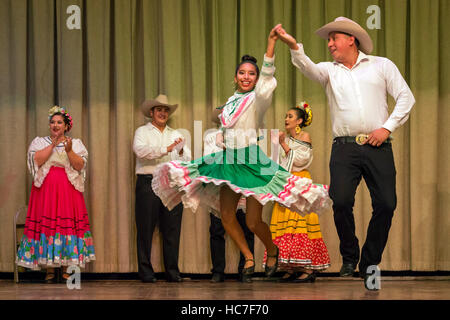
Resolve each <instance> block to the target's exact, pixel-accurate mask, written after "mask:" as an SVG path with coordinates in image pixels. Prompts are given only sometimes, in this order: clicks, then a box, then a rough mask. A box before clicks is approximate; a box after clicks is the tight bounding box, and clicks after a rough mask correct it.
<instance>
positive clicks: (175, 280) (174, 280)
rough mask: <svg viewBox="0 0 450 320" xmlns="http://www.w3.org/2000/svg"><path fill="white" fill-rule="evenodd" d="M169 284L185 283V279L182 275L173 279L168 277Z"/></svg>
mask: <svg viewBox="0 0 450 320" xmlns="http://www.w3.org/2000/svg"><path fill="white" fill-rule="evenodd" d="M167 282H183V278H181V276H180V275H176V276H173V277H168V278H167Z"/></svg>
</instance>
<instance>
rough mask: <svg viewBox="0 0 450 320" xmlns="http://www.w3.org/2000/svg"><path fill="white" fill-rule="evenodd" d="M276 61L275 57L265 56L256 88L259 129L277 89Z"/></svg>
mask: <svg viewBox="0 0 450 320" xmlns="http://www.w3.org/2000/svg"><path fill="white" fill-rule="evenodd" d="M274 61H275V56H273V57H272V58H269V57H267V56H266V55H265V54H264V61H263V65H262V67H261V72H260V75H259V79H258V82H257V83H256V87H255V104H256V105H257V108H258V109H257V113H258V127H259V126H261V125H262V123H263V119H264V115H265V114H266V111H267V109H269V107H270V105H271V104H272V97H273V92H274V90H275V88H276V87H277V80H276V79H275V77H274V74H275V66H274Z"/></svg>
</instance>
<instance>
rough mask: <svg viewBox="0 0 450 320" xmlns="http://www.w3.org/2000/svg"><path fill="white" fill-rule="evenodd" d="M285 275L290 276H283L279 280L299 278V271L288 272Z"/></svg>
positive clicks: (289, 280)
mask: <svg viewBox="0 0 450 320" xmlns="http://www.w3.org/2000/svg"><path fill="white" fill-rule="evenodd" d="M285 275H289V276H288V277H282V278H280V280H278V282H292V281H294V280H295V278H297V272H293V273H286V274H285Z"/></svg>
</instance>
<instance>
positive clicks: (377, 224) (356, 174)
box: [330, 142, 397, 273]
mask: <svg viewBox="0 0 450 320" xmlns="http://www.w3.org/2000/svg"><path fill="white" fill-rule="evenodd" d="M395 176H396V170H395V164H394V157H393V153H392V146H391V144H390V143H383V144H382V145H381V146H380V147H372V146H370V145H363V146H360V145H358V144H356V143H343V144H338V143H336V142H335V143H333V147H332V150H331V159H330V178H331V182H330V197H331V199H332V200H333V211H334V222H335V224H336V229H337V233H338V236H339V239H340V247H339V249H340V252H341V255H342V259H343V263H352V264H353V265H354V267H356V266H357V264H358V261H359V271H360V272H362V273H365V272H366V270H367V267H369V266H370V265H378V264H379V263H380V262H381V256H382V254H383V250H384V248H385V246H386V242H387V239H388V234H389V229H390V227H391V221H392V217H393V214H394V210H395V208H396V205H397V197H396V191H395ZM361 178H364V180H365V182H366V184H367V187H368V189H369V192H370V196H371V199H372V209H373V211H372V218H371V219H370V222H369V227H368V229H367V235H366V241H365V243H364V245H363V247H362V250H361V260H360V254H359V252H360V251H359V244H358V239H357V237H356V235H355V220H354V216H353V205H354V203H355V193H356V188H357V187H358V185H359V183H360V181H361Z"/></svg>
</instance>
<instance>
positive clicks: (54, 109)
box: [48, 106, 73, 131]
mask: <svg viewBox="0 0 450 320" xmlns="http://www.w3.org/2000/svg"><path fill="white" fill-rule="evenodd" d="M58 112H59V113H61V114H62V115H63V116H64V117H65V118H67V119H69V128H67V131H70V129H72V126H73V120H72V116H71V115H70V114H69V113H68V112H67V111H66V110H65V109H64V108H61V107H58V106H54V107H51V108H50V110H48V120H51V119H52V117H53V115H54V114H55V113H58Z"/></svg>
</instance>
